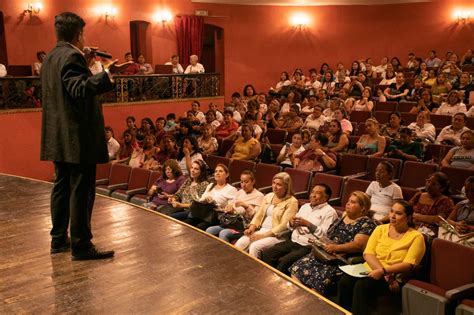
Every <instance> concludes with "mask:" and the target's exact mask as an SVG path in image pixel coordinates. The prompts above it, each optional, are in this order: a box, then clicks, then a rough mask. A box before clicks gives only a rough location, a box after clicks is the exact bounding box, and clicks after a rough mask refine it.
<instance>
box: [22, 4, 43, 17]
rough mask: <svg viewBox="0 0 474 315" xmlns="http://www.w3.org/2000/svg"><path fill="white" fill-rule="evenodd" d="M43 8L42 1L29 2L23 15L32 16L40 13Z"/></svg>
mask: <svg viewBox="0 0 474 315" xmlns="http://www.w3.org/2000/svg"><path fill="white" fill-rule="evenodd" d="M42 8H43V5H42V4H41V3H28V5H27V6H26V9H25V10H23V16H27V15H29V16H30V17H32V16H35V15H38V14H39V13H40V11H41V9H42Z"/></svg>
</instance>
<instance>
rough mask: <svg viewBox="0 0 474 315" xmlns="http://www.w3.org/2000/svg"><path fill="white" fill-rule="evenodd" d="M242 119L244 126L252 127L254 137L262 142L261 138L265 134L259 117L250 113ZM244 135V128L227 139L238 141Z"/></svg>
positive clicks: (240, 128)
mask: <svg viewBox="0 0 474 315" xmlns="http://www.w3.org/2000/svg"><path fill="white" fill-rule="evenodd" d="M243 117H244V118H243V119H242V124H247V125H249V126H251V127H252V135H253V137H254V138H255V139H257V140H259V141H260V137H261V136H262V134H263V129H262V128H261V127H260V125H259V124H258V123H257V115H255V114H251V113H250V112H247V113H245V115H244V116H243ZM241 135H242V127H239V129H237V132H236V133H234V134H233V135H232V136H230V137H227V138H226V139H229V140H236V139H238V138H239V137H240V136H241Z"/></svg>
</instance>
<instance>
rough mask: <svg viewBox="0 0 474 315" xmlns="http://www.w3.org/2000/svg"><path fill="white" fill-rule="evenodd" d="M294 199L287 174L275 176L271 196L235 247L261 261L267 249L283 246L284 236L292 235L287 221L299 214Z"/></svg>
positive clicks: (264, 198) (268, 195) (267, 198)
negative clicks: (289, 233) (288, 233)
mask: <svg viewBox="0 0 474 315" xmlns="http://www.w3.org/2000/svg"><path fill="white" fill-rule="evenodd" d="M293 195H294V193H293V184H292V182H291V177H290V175H288V173H285V172H281V173H278V174H276V175H275V176H273V181H272V192H271V193H268V194H266V195H265V197H263V201H262V204H261V205H260V208H259V209H258V211H257V213H256V214H255V216H254V217H253V219H252V222H250V224H249V226H248V228H247V229H246V230H245V231H244V236H242V237H241V238H239V240H238V241H237V243H235V247H237V248H239V249H241V250H245V251H247V250H248V252H249V254H250V255H252V256H254V257H257V258H260V254H261V253H262V252H263V251H264V250H265V249H267V248H269V247H272V246H273V245H275V244H278V243H280V242H283V241H284V240H285V239H284V238H282V235H283V234H285V232H288V231H289V230H288V221H289V220H290V218H292V217H294V216H295V215H296V213H297V212H298V200H297V199H296V198H295V197H294V196H293Z"/></svg>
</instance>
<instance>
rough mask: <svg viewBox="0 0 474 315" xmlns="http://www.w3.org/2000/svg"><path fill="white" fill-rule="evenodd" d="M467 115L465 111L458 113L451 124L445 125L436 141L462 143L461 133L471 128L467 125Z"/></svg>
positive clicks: (451, 143) (450, 143)
mask: <svg viewBox="0 0 474 315" xmlns="http://www.w3.org/2000/svg"><path fill="white" fill-rule="evenodd" d="M466 120H467V116H466V114H464V113H457V114H455V115H454V116H453V119H452V122H451V125H450V126H446V127H444V128H443V129H442V130H441V132H440V133H439V135H438V137H437V138H436V143H442V144H449V145H461V134H462V133H463V132H464V131H466V130H469V128H467V127H466Z"/></svg>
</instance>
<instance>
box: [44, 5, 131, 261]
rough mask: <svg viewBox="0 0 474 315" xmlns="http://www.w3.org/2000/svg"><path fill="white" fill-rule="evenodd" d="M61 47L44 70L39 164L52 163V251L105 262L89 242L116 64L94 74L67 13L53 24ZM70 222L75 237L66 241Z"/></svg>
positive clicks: (78, 26) (75, 20) (76, 22)
mask: <svg viewBox="0 0 474 315" xmlns="http://www.w3.org/2000/svg"><path fill="white" fill-rule="evenodd" d="M54 26H55V31H56V37H57V45H56V47H55V48H54V49H53V50H52V51H51V52H50V53H49V54H48V55H47V56H46V58H45V60H44V62H43V66H42V69H41V85H42V95H43V123H42V135H41V160H48V161H53V162H54V167H55V173H56V179H55V182H54V186H53V190H52V193H51V219H52V224H53V228H52V229H51V236H52V240H51V253H59V252H65V251H68V250H69V249H71V250H72V258H73V259H74V260H88V259H103V258H109V257H112V256H113V255H114V252H113V251H100V250H98V249H97V248H96V247H95V246H94V245H93V244H92V242H91V239H92V233H91V214H92V207H93V205H94V198H95V169H96V164H97V163H105V162H107V161H108V154H107V144H106V140H105V132H104V117H103V114H102V106H101V104H100V103H99V100H98V95H99V94H101V93H104V92H106V91H108V90H111V89H113V87H114V85H113V74H114V73H116V72H118V71H120V70H122V69H121V67H118V66H116V61H114V62H112V63H111V64H110V65H108V66H107V67H106V70H105V71H103V72H101V73H98V74H96V75H92V74H91V72H90V71H89V69H88V67H87V64H86V56H85V54H84V53H83V51H82V50H83V48H84V37H83V30H84V26H85V22H84V20H83V19H82V18H81V17H79V16H78V15H76V14H74V13H70V12H64V13H61V14H59V15H58V16H56V17H55V21H54ZM69 221H70V224H71V231H70V234H71V238H70V239H69V238H68V226H69Z"/></svg>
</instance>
